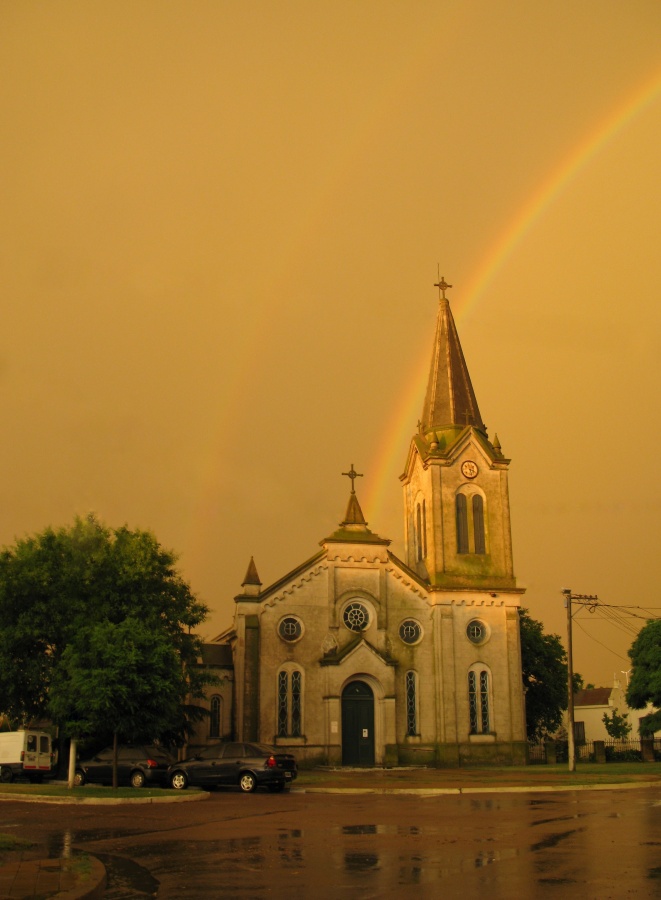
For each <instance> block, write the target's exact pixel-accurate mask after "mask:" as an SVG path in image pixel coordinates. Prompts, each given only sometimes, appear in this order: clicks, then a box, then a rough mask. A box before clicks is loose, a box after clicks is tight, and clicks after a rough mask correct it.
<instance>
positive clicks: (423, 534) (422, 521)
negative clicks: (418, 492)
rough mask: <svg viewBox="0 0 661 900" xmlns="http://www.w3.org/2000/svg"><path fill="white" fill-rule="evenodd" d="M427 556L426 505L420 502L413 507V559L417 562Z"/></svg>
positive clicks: (423, 501)
mask: <svg viewBox="0 0 661 900" xmlns="http://www.w3.org/2000/svg"><path fill="white" fill-rule="evenodd" d="M426 556H427V504H426V502H425V500H421V501H419V502H418V503H416V505H415V558H416V560H417V561H418V562H420V561H421V560H423V559H425V558H426Z"/></svg>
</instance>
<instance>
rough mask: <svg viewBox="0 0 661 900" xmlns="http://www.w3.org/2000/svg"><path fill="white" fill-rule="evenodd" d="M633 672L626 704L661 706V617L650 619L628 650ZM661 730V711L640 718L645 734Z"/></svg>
mask: <svg viewBox="0 0 661 900" xmlns="http://www.w3.org/2000/svg"><path fill="white" fill-rule="evenodd" d="M629 658H630V659H631V664H632V668H633V671H632V673H631V678H630V679H629V684H628V686H627V703H628V704H629V706H630V707H631V708H632V709H644V708H645V707H646V706H647V704H648V703H651V704H652V705H653V706H656V707H661V619H654V620H650V621H649V622H648V623H647V625H645V627H644V628H642V629H641V630H640V632H639V633H638V636H637V638H636V639H635V641H634V642H633V644H632V645H631V648H630V649H629ZM660 729H661V711H657V712H654V713H651V714H650V715H648V716H645V718H644V719H641V723H640V732H641V734H643V736H649V735H653V734H654V732H655V731H659V730H660Z"/></svg>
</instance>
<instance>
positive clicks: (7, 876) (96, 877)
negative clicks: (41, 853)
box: [0, 856, 106, 900]
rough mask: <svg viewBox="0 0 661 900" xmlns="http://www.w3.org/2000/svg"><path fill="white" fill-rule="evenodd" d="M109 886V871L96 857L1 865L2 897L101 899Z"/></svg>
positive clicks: (38, 860)
mask: <svg viewBox="0 0 661 900" xmlns="http://www.w3.org/2000/svg"><path fill="white" fill-rule="evenodd" d="M105 888H106V870H105V868H104V866H103V864H102V863H101V862H100V861H99V860H98V859H96V858H95V857H93V856H74V857H71V858H69V859H29V860H21V861H20V862H14V863H7V865H4V866H0V898H2V900H8V898H11V900H25V898H28V897H38V898H39V900H45V898H49V897H57V898H60V900H64V898H66V900H97V898H101V897H103V895H104V893H105Z"/></svg>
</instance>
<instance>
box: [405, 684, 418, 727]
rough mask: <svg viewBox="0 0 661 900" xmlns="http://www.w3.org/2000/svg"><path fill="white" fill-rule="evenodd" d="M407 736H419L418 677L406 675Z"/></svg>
mask: <svg viewBox="0 0 661 900" xmlns="http://www.w3.org/2000/svg"><path fill="white" fill-rule="evenodd" d="M406 734H407V735H409V736H412V735H416V734H418V676H417V675H416V673H415V672H407V673H406Z"/></svg>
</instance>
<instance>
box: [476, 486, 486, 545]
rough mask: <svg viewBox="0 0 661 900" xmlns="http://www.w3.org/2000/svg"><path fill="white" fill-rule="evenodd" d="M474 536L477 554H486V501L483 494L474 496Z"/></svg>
mask: <svg viewBox="0 0 661 900" xmlns="http://www.w3.org/2000/svg"><path fill="white" fill-rule="evenodd" d="M473 536H474V537H475V552H476V553H486V552H487V551H486V542H485V540H484V501H483V500H482V495H481V494H473Z"/></svg>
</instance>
